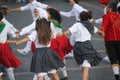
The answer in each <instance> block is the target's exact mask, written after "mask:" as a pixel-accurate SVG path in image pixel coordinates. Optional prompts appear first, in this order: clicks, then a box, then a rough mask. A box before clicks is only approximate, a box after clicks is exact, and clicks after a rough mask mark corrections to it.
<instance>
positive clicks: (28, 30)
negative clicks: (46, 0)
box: [20, 21, 57, 37]
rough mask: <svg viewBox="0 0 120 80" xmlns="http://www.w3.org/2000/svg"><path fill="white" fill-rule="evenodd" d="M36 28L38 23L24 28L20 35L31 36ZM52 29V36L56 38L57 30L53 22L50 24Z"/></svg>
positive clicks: (34, 22)
mask: <svg viewBox="0 0 120 80" xmlns="http://www.w3.org/2000/svg"><path fill="white" fill-rule="evenodd" d="M35 27H36V21H33V23H32V24H30V25H28V26H26V27H24V28H23V29H22V30H21V32H20V35H21V36H22V35H25V34H30V33H31V32H32V31H33V30H35ZM50 27H51V30H52V34H53V37H56V34H57V33H56V30H55V27H54V24H53V23H52V22H51V24H50Z"/></svg>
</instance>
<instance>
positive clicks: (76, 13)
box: [60, 4, 87, 21]
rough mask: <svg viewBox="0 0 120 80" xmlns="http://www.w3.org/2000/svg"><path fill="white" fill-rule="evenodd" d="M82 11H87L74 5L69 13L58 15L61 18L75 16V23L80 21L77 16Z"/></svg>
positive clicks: (61, 12)
mask: <svg viewBox="0 0 120 80" xmlns="http://www.w3.org/2000/svg"><path fill="white" fill-rule="evenodd" d="M83 11H87V10H86V9H85V8H83V7H82V6H80V5H78V4H74V6H73V8H72V10H71V11H69V12H63V11H60V14H61V15H62V16H66V17H71V16H75V18H76V21H80V19H79V15H80V13H81V12H83Z"/></svg>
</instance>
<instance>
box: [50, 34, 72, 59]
mask: <svg viewBox="0 0 120 80" xmlns="http://www.w3.org/2000/svg"><path fill="white" fill-rule="evenodd" d="M50 48H51V49H52V50H54V51H55V52H56V53H57V54H58V56H59V57H60V58H61V59H62V60H63V59H64V56H65V55H66V54H68V53H69V52H71V50H72V49H73V46H72V45H71V44H70V41H69V39H68V38H67V37H66V36H61V37H57V38H55V39H52V40H51V46H50Z"/></svg>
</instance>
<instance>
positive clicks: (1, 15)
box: [0, 12, 3, 21]
mask: <svg viewBox="0 0 120 80" xmlns="http://www.w3.org/2000/svg"><path fill="white" fill-rule="evenodd" d="M2 19H3V13H2V12H0V21H1V20H2Z"/></svg>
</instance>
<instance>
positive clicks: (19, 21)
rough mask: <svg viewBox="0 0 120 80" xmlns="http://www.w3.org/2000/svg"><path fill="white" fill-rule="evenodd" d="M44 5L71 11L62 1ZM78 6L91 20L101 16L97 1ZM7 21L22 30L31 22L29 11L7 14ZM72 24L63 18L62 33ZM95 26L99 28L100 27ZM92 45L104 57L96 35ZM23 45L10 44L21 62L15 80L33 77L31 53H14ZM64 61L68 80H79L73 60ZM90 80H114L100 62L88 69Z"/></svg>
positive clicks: (49, 0)
mask: <svg viewBox="0 0 120 80" xmlns="http://www.w3.org/2000/svg"><path fill="white" fill-rule="evenodd" d="M44 3H46V4H48V5H50V6H52V7H55V8H56V9H58V10H63V11H69V10H71V6H70V5H69V3H67V2H65V1H64V0H46V1H45V2H44ZM3 4H5V5H7V6H9V7H10V8H14V7H19V6H22V5H25V4H26V3H3ZM79 4H80V5H82V6H83V7H84V8H86V9H88V10H91V11H92V12H93V18H95V19H96V18H99V17H101V16H102V9H101V8H100V6H99V3H98V0H80V2H79ZM7 19H8V20H9V21H10V22H11V23H12V24H13V25H14V26H15V27H16V28H17V29H22V28H23V27H25V26H27V25H29V24H30V23H31V22H32V17H31V12H30V11H24V12H12V13H9V14H8V15H7ZM74 22H75V19H74V17H71V18H65V17H63V24H64V26H65V27H64V30H63V31H65V30H66V29H67V28H69V27H70V26H71V25H72V24H73V23H74ZM96 26H97V27H98V28H100V25H96ZM23 37H25V36H23ZM23 37H22V38H23ZM92 44H93V46H94V48H95V49H96V50H97V51H98V52H100V53H101V54H102V55H103V56H105V47H104V41H103V39H102V37H100V36H99V35H97V34H96V35H94V36H93V37H92ZM25 45H26V43H23V44H21V45H18V46H14V45H12V44H11V46H12V50H13V52H14V54H15V55H16V56H17V57H18V58H19V59H20V60H21V62H22V65H21V66H20V67H19V68H17V69H15V77H16V80H32V78H33V75H34V74H33V73H30V72H29V67H30V62H31V57H32V53H31V52H30V53H29V54H28V55H21V54H19V53H18V52H17V51H16V49H17V48H24V46H25ZM66 61H67V65H66V66H67V71H68V77H69V80H81V79H82V78H81V74H82V69H81V67H79V66H78V65H77V64H76V62H75V60H74V58H66ZM58 73H59V75H60V77H62V74H61V72H60V71H58ZM3 78H4V80H8V77H7V76H6V75H4V76H3ZM90 80H114V77H113V73H112V70H111V67H110V64H109V63H105V62H101V63H100V64H99V65H98V66H96V67H92V68H91V69H90Z"/></svg>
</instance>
